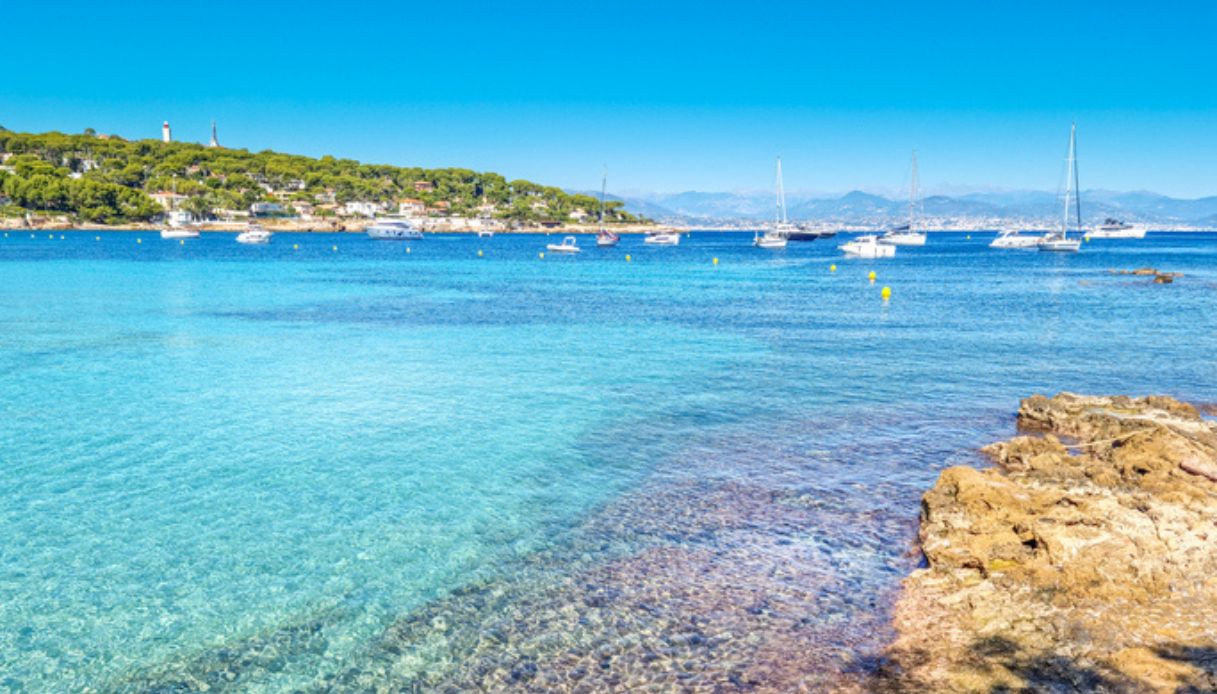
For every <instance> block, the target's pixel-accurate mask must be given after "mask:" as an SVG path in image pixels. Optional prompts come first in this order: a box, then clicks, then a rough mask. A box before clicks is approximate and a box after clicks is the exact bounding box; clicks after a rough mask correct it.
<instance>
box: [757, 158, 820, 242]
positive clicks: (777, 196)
mask: <svg viewBox="0 0 1217 694" xmlns="http://www.w3.org/2000/svg"><path fill="white" fill-rule="evenodd" d="M774 203H775V208H776V210H775V213H776V217H775V219H774V222H773V226H772V227H770V228H769V229H768V230H766V231H765V233H764V234H763V235H761V236H757V235H756V234H755V233H754V234H753V235H752V245H754V246H756V247H757V248H768V249H770V250H778V249H782V248H785V247H786V242H787V241H788V240H789V239H790V234H791V233H794V232H797V231H798V230H799V228H798V227H797V226H795V225H793V224H791V223H790V222H789V221H788V220H787V219H786V189H785V187H783V185H782V158H781V157H778V165H777V184H776V186H775V187H774ZM812 240H813V241H814V240H815V239H812Z"/></svg>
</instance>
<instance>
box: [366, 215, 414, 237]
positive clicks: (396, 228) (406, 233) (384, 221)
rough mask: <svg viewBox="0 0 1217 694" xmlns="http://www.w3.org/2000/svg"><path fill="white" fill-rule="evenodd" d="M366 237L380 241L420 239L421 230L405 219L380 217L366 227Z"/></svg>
mask: <svg viewBox="0 0 1217 694" xmlns="http://www.w3.org/2000/svg"><path fill="white" fill-rule="evenodd" d="M367 233H368V237H369V238H373V239H377V240H380V241H411V240H414V239H421V238H422V237H423V232H421V231H419V230H418V227H415V226H414V224H413V223H412V222H410V221H408V220H405V219H392V218H387V217H384V218H381V219H377V220H376V221H375V222H373V223H372V226H370V227H368V229H367Z"/></svg>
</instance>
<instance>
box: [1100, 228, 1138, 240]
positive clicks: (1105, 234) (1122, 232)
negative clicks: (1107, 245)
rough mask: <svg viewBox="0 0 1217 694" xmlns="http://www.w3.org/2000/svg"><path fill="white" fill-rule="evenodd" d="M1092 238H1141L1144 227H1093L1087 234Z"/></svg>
mask: <svg viewBox="0 0 1217 694" xmlns="http://www.w3.org/2000/svg"><path fill="white" fill-rule="evenodd" d="M1088 236H1090V238H1092V239H1143V238H1145V230H1144V229H1095V230H1094V231H1092V232H1090V233H1089V234H1088Z"/></svg>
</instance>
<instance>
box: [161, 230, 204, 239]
mask: <svg viewBox="0 0 1217 694" xmlns="http://www.w3.org/2000/svg"><path fill="white" fill-rule="evenodd" d="M198 237H199V232H197V231H194V230H192V229H164V230H162V231H161V238H162V239H197V238H198Z"/></svg>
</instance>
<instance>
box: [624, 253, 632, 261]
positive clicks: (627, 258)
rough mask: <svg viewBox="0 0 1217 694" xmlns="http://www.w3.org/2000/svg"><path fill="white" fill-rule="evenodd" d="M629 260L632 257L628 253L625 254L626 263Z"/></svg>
mask: <svg viewBox="0 0 1217 694" xmlns="http://www.w3.org/2000/svg"><path fill="white" fill-rule="evenodd" d="M630 260H632V258H630V256H629V254H627V255H626V256H625V262H627V263H628V262H630Z"/></svg>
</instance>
